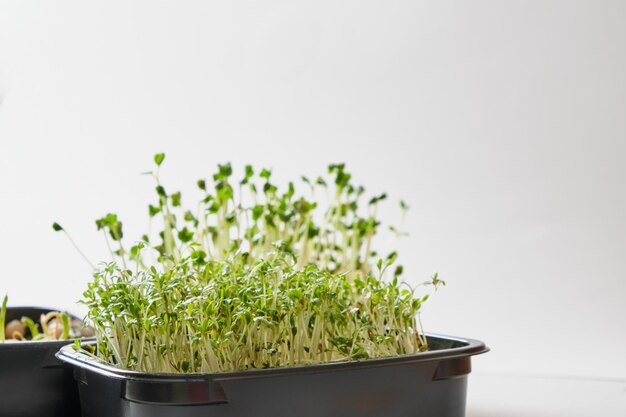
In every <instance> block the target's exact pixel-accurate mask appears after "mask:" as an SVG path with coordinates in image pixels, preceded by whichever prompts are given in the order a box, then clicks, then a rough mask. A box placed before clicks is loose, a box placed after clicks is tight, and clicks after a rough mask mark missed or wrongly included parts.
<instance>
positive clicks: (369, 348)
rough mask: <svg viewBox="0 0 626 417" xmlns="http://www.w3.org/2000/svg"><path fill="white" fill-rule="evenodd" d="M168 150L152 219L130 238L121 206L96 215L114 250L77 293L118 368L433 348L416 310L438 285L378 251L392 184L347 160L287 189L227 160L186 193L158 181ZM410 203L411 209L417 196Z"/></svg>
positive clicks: (194, 366)
mask: <svg viewBox="0 0 626 417" xmlns="http://www.w3.org/2000/svg"><path fill="white" fill-rule="evenodd" d="M164 160H165V155H164V154H157V155H155V156H154V163H155V165H156V167H155V169H154V170H153V171H152V172H148V173H147V174H149V175H150V176H151V177H152V178H153V180H154V182H155V192H156V193H155V194H156V195H155V200H154V201H153V203H152V204H150V205H149V206H148V210H147V214H148V216H149V218H150V220H151V227H150V228H151V229H152V226H155V225H156V228H157V231H156V233H152V234H151V233H148V234H146V235H144V236H142V238H141V240H140V241H137V242H135V243H134V244H133V245H131V246H126V247H128V248H129V249H128V250H126V247H125V246H124V245H123V240H124V239H123V237H124V234H123V231H122V222H121V221H120V220H119V219H118V216H117V215H115V214H113V213H109V214H107V215H105V216H104V217H102V218H100V219H98V220H97V221H96V225H97V228H98V230H102V231H103V233H104V235H105V239H106V242H107V245H108V247H109V249H110V251H111V256H112V261H111V262H109V263H104V264H101V265H100V266H99V267H98V268H97V269H96V270H95V272H94V277H93V281H92V282H91V283H89V285H88V288H87V290H86V291H85V292H84V294H83V299H82V301H81V302H82V303H84V304H85V305H86V306H87V309H88V315H87V321H88V324H89V325H91V326H92V327H93V328H94V329H95V333H96V337H97V350H96V351H95V352H86V353H87V354H89V355H92V356H94V357H97V358H99V359H100V360H102V361H104V362H106V363H109V364H112V365H114V366H117V367H119V368H122V369H130V370H137V371H145V372H166V373H190V372H223V371H232V370H243V369H251V368H267V367H279V366H298V365H307V364H314V363H322V362H330V361H342V360H359V359H367V358H378V357H386V356H394V355H404V354H411V353H416V352H420V351H423V350H426V349H427V348H428V346H427V343H426V339H425V337H424V336H423V332H422V329H421V324H420V322H419V312H420V309H421V306H422V304H423V303H424V302H425V301H426V300H427V299H428V297H429V295H424V296H419V295H418V294H417V288H414V287H411V286H410V285H408V284H406V283H404V282H402V281H401V275H402V272H403V267H402V266H401V265H397V264H396V260H397V254H396V252H391V253H389V254H388V255H387V256H385V257H382V258H380V259H379V255H378V254H377V252H376V251H375V248H374V241H373V240H374V237H375V236H376V235H377V233H378V230H379V227H380V225H381V222H380V221H379V220H378V218H377V212H378V205H379V204H380V203H381V202H383V201H384V200H386V199H387V194H385V193H381V194H377V195H374V196H373V197H370V198H369V199H366V198H365V196H364V194H365V189H364V188H363V187H362V186H357V185H355V184H353V183H352V175H351V174H350V173H348V172H347V171H346V169H345V165H344V164H331V165H329V167H328V172H327V175H326V176H320V177H317V178H315V179H309V178H307V177H302V178H301V181H299V182H298V183H295V182H289V183H288V184H287V186H286V187H285V188H284V189H281V188H280V187H279V186H278V185H277V183H275V181H274V177H273V173H272V170H270V169H267V168H263V169H261V170H256V169H254V168H253V167H252V166H250V165H248V166H246V167H245V169H244V173H243V176H242V177H240V178H239V179H235V178H234V177H235V175H234V170H233V168H232V167H231V165H230V164H221V165H218V167H217V170H216V172H215V173H214V174H213V175H212V176H210V177H209V178H208V179H200V180H198V181H197V187H198V190H199V192H200V194H201V197H200V201H198V202H197V204H195V205H192V206H185V205H184V204H183V203H184V200H183V198H182V195H181V193H180V192H178V191H176V192H173V193H170V192H168V191H167V188H166V187H165V186H164V185H163V183H162V181H161V177H160V169H161V168H162V165H163V162H164ZM299 185H304V189H305V192H304V193H300V192H299ZM320 196H321V198H320ZM324 197H326V200H325V201H324ZM323 208H325V209H323ZM401 209H402V212H403V217H404V215H405V213H406V211H407V210H408V205H406V203H404V202H401ZM59 228H60V226H59ZM55 230H57V228H56V227H55ZM60 230H63V229H62V228H60ZM391 230H392V232H393V233H394V234H395V236H396V237H399V236H403V235H405V233H404V232H401V231H400V229H399V228H391ZM111 241H113V242H115V243H114V244H115V247H113V246H111ZM426 283H427V284H428V285H433V287H434V289H436V288H437V286H438V285H439V284H443V281H441V280H439V279H438V277H437V275H435V276H434V277H433V279H432V280H431V281H427V282H426ZM77 348H78V346H77Z"/></svg>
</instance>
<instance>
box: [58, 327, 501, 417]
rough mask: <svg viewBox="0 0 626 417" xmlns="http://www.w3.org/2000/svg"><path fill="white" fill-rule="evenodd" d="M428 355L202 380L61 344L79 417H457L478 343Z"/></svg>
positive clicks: (481, 348) (450, 344)
mask: <svg viewBox="0 0 626 417" xmlns="http://www.w3.org/2000/svg"><path fill="white" fill-rule="evenodd" d="M427 340H428V344H429V347H430V350H429V351H428V352H423V353H418V354H412V355H403V356H396V357H389V358H382V359H368V360H362V361H350V362H333V363H326V364H320V365H310V366H298V367H284V368H272V369H259V370H246V371H239V372H224V373H207V374H155V373H143V372H134V371H125V370H120V369H118V368H115V367H112V366H109V365H105V364H103V363H101V362H99V361H98V360H96V359H94V358H91V357H90V356H88V355H86V354H84V353H80V352H76V351H75V350H74V349H73V348H72V347H71V346H66V347H64V348H63V349H61V351H60V352H59V353H58V355H57V356H58V358H59V359H61V360H62V361H64V362H66V363H68V364H71V365H73V366H74V377H75V379H76V381H77V383H78V389H79V392H80V401H81V406H82V412H83V417H173V416H180V417H464V416H465V404H466V394H467V378H468V374H469V373H470V371H471V356H473V355H477V354H480V353H484V352H487V351H488V350H489V349H488V348H487V347H486V346H485V344H484V343H482V342H480V341H477V340H472V339H464V338H456V337H448V336H439V335H427Z"/></svg>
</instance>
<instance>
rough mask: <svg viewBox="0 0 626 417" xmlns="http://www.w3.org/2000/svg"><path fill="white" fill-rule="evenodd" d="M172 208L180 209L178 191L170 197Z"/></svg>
mask: <svg viewBox="0 0 626 417" xmlns="http://www.w3.org/2000/svg"><path fill="white" fill-rule="evenodd" d="M170 198H171V199H172V206H173V207H180V191H179V192H177V193H174V194H172V195H171V196H170Z"/></svg>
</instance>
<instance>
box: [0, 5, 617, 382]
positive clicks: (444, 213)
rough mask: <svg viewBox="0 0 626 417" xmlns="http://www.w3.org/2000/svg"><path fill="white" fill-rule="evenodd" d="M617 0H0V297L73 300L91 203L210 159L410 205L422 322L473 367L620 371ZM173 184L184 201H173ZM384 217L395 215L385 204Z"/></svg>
mask: <svg viewBox="0 0 626 417" xmlns="http://www.w3.org/2000/svg"><path fill="white" fill-rule="evenodd" d="M625 22H626V2H624V1H591V0H589V1H496V0H493V1H471V2H469V1H457V2H454V1H441V0H438V1H430V2H422V1H408V0H407V1H380V2H373V1H315V2H311V1H309V2H297V1H286V0H285V1H263V2H258V1H249V2H207V1H177V2H161V1H143V2H140V1H127V0H125V1H106V2H95V3H94V2H84V1H71V2H70V1H55V2H49V1H40V2H25V1H4V0H0V97H1V100H2V103H1V104H0V199H1V200H0V265H1V268H0V295H1V294H2V293H7V292H8V293H9V295H10V301H11V304H14V305H19V304H43V305H48V306H54V307H61V308H69V309H71V310H72V311H77V312H82V311H84V310H83V309H81V308H80V307H77V306H76V305H75V301H76V300H77V299H79V298H80V295H81V292H82V289H83V288H84V285H85V283H86V282H87V281H88V280H89V278H90V269H89V267H88V266H86V265H85V264H84V263H83V262H82V260H81V259H80V257H79V256H78V255H77V254H76V253H75V251H74V250H73V248H72V247H71V246H70V244H69V243H68V241H67V240H66V239H65V238H64V237H63V236H61V235H57V234H54V233H53V231H52V229H51V227H50V225H51V223H52V222H53V221H59V222H60V223H62V224H63V225H64V226H65V227H66V228H67V229H69V230H70V232H71V233H72V235H73V237H74V239H75V240H76V241H77V242H78V243H79V245H80V246H81V247H82V248H83V249H84V251H85V252H87V254H88V255H89V256H90V257H91V258H92V259H94V260H100V259H104V258H105V257H106V248H105V246H104V242H103V240H102V239H101V236H100V235H98V234H97V232H96V230H95V226H94V222H93V221H94V219H95V218H96V217H98V216H101V215H103V214H105V213H107V212H109V211H114V212H117V213H119V215H120V216H121V217H122V220H123V221H124V223H125V225H126V231H127V235H129V236H139V235H140V234H141V233H142V232H143V230H144V228H145V226H146V223H147V216H146V206H147V204H148V203H149V202H151V201H152V193H153V191H152V183H151V182H150V180H149V178H147V177H145V176H141V175H139V174H140V173H141V172H143V171H146V170H148V169H150V168H151V166H152V162H151V160H152V155H153V154H154V153H155V152H159V151H164V152H166V153H167V158H166V161H165V165H164V167H163V176H164V180H165V182H166V184H169V185H170V187H169V188H170V189H171V190H175V189H181V190H182V191H183V199H184V200H185V196H186V194H193V189H194V184H195V180H196V179H198V178H200V177H203V176H207V175H208V174H209V173H211V172H212V170H213V168H214V166H215V164H216V163H218V162H225V161H232V162H233V163H234V164H235V165H236V166H237V167H239V168H241V167H242V166H243V164H244V163H253V164H255V165H256V166H268V167H272V168H273V169H274V173H275V174H274V175H275V176H276V177H277V178H282V179H283V180H288V179H291V178H293V177H294V176H296V175H300V174H308V175H314V174H317V173H321V172H323V171H324V169H325V166H326V164H327V163H329V162H337V161H345V162H346V163H347V164H348V168H349V169H350V170H351V171H352V172H353V174H354V177H355V179H356V181H357V182H361V183H363V184H365V185H366V187H367V188H368V190H370V191H372V192H376V193H378V192H381V191H385V190H386V191H388V192H389V194H390V195H391V196H393V197H394V200H397V199H398V198H404V199H405V200H407V201H408V203H409V204H410V205H411V206H412V210H411V212H410V215H409V219H408V222H407V224H406V229H408V231H409V232H410V233H411V237H409V238H408V239H405V240H404V241H402V242H401V244H400V248H399V251H400V259H401V261H403V263H404V264H405V266H406V270H407V272H408V273H407V275H406V277H407V279H409V280H411V281H412V282H413V283H417V282H420V281H422V280H424V279H427V278H428V277H429V276H430V275H431V274H432V273H433V272H435V271H439V273H440V275H441V277H442V278H443V279H445V280H446V281H447V282H448V286H447V287H446V288H444V289H443V290H442V291H441V292H439V293H438V294H437V295H436V297H434V298H433V299H432V300H431V302H429V304H428V305H427V306H426V308H425V311H424V313H423V320H424V324H425V327H426V329H427V330H428V331H434V332H438V333H444V334H453V335H459V336H467V337H473V338H477V339H481V340H484V341H485V342H487V344H488V345H489V346H490V347H491V348H492V352H490V353H489V354H487V355H484V356H482V357H479V358H476V360H475V361H474V368H475V370H476V371H477V372H483V373H485V374H515V375H560V376H569V377H595V378H620V379H623V378H624V377H626V359H625V358H624V350H625V347H624V346H625V345H626V327H625V324H624V320H625V318H626V303H625V296H626V184H625V179H626V24H625ZM187 201H189V200H188V199H187ZM387 207H388V209H386V210H384V212H383V215H384V216H385V219H386V220H388V221H390V222H391V221H393V220H394V219H395V218H396V216H397V214H398V213H397V210H395V208H394V207H395V203H393V201H391V202H388V203H387Z"/></svg>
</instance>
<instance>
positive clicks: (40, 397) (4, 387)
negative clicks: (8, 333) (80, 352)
mask: <svg viewBox="0 0 626 417" xmlns="http://www.w3.org/2000/svg"><path fill="white" fill-rule="evenodd" d="M50 311H58V310H57V309H54V308H40V307H8V308H7V315H6V323H8V322H10V321H11V320H14V319H17V320H19V319H21V318H22V317H23V316H26V317H29V318H31V319H32V320H33V321H35V322H36V323H38V322H39V317H40V315H41V314H46V313H48V312H50ZM70 317H71V318H72V319H76V317H73V316H70ZM68 343H73V341H72V340H59V341H56V340H55V341H25V342H7V343H0V416H2V417H77V416H80V403H79V401H78V390H77V387H76V382H75V381H74V378H73V375H72V369H71V367H70V366H68V365H66V364H64V363H63V362H61V361H59V360H58V359H57V358H56V357H55V354H56V353H57V352H58V351H59V349H60V348H61V347H62V346H64V345H67V344H68Z"/></svg>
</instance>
